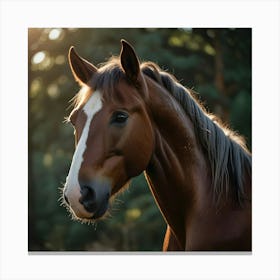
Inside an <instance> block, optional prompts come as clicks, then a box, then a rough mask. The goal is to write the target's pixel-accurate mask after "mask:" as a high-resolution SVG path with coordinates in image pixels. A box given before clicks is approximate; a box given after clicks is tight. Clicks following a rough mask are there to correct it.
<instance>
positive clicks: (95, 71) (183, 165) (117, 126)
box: [63, 40, 252, 251]
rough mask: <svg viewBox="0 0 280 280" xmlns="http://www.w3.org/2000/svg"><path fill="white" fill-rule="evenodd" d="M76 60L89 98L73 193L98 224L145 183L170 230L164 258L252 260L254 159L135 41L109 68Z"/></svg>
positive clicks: (68, 192) (82, 106)
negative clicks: (191, 254) (209, 254)
mask: <svg viewBox="0 0 280 280" xmlns="http://www.w3.org/2000/svg"><path fill="white" fill-rule="evenodd" d="M68 60H69V64H70V68H71V71H72V73H73V75H74V78H75V80H76V81H77V82H78V83H79V85H80V87H81V89H80V91H79V92H78V93H77V94H76V95H75V98H74V99H75V100H74V105H73V107H74V109H73V110H72V112H71V113H70V115H69V116H68V120H69V122H71V123H72V125H73V127H74V131H75V132H74V134H75V146H76V148H75V152H74V155H73V159H72V163H71V166H70V170H69V174H68V176H67V178H66V183H65V186H64V189H63V197H64V202H65V204H66V205H67V207H68V208H69V211H70V212H71V213H72V215H73V216H74V218H76V219H78V220H81V221H96V220H98V219H101V218H102V217H104V216H105V215H106V213H107V212H108V208H109V206H110V204H111V202H112V201H113V199H114V197H115V195H116V194H117V193H119V192H120V191H121V190H122V189H123V188H124V187H125V186H126V185H127V184H128V182H129V181H130V180H131V178H133V177H135V176H137V175H139V174H141V173H142V172H144V175H145V179H146V181H147V183H148V185H149V188H150V190H151V192H152V194H153V196H154V199H155V201H156V204H157V206H158V207H159V209H160V211H161V213H162V215H163V217H164V220H165V221H166V224H167V229H166V234H165V237H164V241H163V248H162V250H163V251H251V250H252V249H251V248H252V244H251V235H252V233H251V231H252V230H251V165H252V164H251V153H250V151H249V150H248V148H247V147H246V144H245V140H244V138H243V137H241V136H240V135H238V134H237V133H236V132H234V131H232V130H230V129H229V128H228V126H226V125H224V124H222V122H221V121H220V120H219V118H217V117H216V116H215V115H213V114H210V113H208V112H207V111H206V109H205V107H204V106H203V105H202V104H200V103H201V102H199V100H198V98H197V97H196V96H195V94H194V93H193V91H192V90H190V89H188V88H186V87H184V86H182V85H181V84H180V83H179V82H178V81H177V80H176V78H175V77H174V76H173V75H171V74H169V73H168V72H167V71H163V70H162V69H161V68H160V67H159V66H158V65H157V64H155V63H153V62H142V63H140V60H139V58H138V56H137V54H136V52H135V50H134V48H133V46H132V45H130V44H129V43H128V42H127V41H125V40H121V52H120V55H119V56H117V57H112V58H110V59H109V60H108V61H107V62H106V63H104V64H102V65H101V66H99V67H96V66H94V65H93V64H92V63H90V62H89V61H87V60H86V59H84V58H82V57H81V56H79V54H78V53H77V52H76V51H75V49H74V47H71V48H70V49H69V53H68Z"/></svg>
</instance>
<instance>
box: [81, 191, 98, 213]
mask: <svg viewBox="0 0 280 280" xmlns="http://www.w3.org/2000/svg"><path fill="white" fill-rule="evenodd" d="M81 195H82V196H81V198H80V199H79V201H80V203H81V204H82V205H83V206H84V207H85V209H86V210H87V211H88V212H94V211H95V208H96V195H95V191H94V189H93V188H91V187H90V186H81Z"/></svg>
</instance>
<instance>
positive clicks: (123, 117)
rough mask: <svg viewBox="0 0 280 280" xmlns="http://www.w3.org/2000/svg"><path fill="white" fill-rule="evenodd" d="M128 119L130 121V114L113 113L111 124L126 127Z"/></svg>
mask: <svg viewBox="0 0 280 280" xmlns="http://www.w3.org/2000/svg"><path fill="white" fill-rule="evenodd" d="M127 119H128V114H127V113H126V112H123V111H117V112H114V113H113V115H112V117H111V121H110V124H114V125H119V126H120V125H124V124H125V123H126V121H127Z"/></svg>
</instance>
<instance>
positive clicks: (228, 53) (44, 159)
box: [28, 28, 251, 251]
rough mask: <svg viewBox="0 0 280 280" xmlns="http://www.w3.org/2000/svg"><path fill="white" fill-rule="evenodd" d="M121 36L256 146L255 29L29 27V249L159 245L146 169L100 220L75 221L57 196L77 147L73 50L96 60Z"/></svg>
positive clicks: (160, 226)
mask: <svg viewBox="0 0 280 280" xmlns="http://www.w3.org/2000/svg"><path fill="white" fill-rule="evenodd" d="M121 38H124V39H126V40H128V41H129V42H131V43H132V44H133V45H134V47H135V49H136V50H137V53H138V55H139V57H140V58H141V60H142V61H145V60H150V61H153V62H156V63H158V64H159V65H160V66H161V67H162V68H163V69H166V70H168V71H169V72H171V73H173V74H174V75H175V76H176V77H177V79H178V80H179V81H180V82H181V83H182V84H183V85H185V86H188V87H190V88H192V89H194V90H195V91H197V92H198V93H199V94H198V97H199V99H200V100H201V101H202V102H203V103H204V104H205V105H206V107H207V109H208V110H209V111H211V112H213V113H215V114H217V115H219V116H220V117H221V118H222V119H223V121H224V122H228V123H229V124H230V126H231V127H233V128H234V129H235V130H237V131H239V132H240V133H241V134H243V135H244V136H245V137H246V139H247V140H248V145H249V147H250V146H251V144H250V143H251V30H250V29H174V28H173V29H137V28H130V29H121V28H111V29H102V28H100V29H87V28H84V29H73V28H72V29H70V28H69V29H58V28H49V29H30V30H29V36H28V39H29V51H28V63H29V65H28V66H29V84H28V86H29V96H28V100H29V115H28V118H29V147H28V148H29V159H28V160H29V205H28V207H29V250H51V251H60V250H63V251H64V250H71V251H75V250H80V251H81V250H97V251H106V250H120V251H122V250H123V251H126V250H129V251H131V250H132V251H133V250H135V251H146V250H150V251H156V250H161V246H162V241H163V238H164V232H165V229H166V225H165V222H164V220H163V218H162V216H161V214H160V211H159V210H158V208H157V206H156V204H155V202H154V199H153V197H152V195H151V193H150V191H149V188H148V186H147V184H146V182H145V179H144V176H143V175H141V176H139V177H137V178H135V179H133V180H132V183H131V186H130V187H129V188H128V189H126V190H125V191H124V192H123V193H122V194H120V195H119V196H118V197H117V199H116V201H115V202H114V203H112V206H111V209H110V215H109V216H108V217H107V218H105V219H104V220H102V221H100V222H98V223H97V224H95V225H87V224H81V223H78V222H74V221H72V220H71V217H70V215H69V214H67V212H66V210H65V208H63V207H61V206H60V201H59V197H60V195H61V191H60V189H61V188H62V186H63V183H64V181H65V178H66V176H67V173H68V170H69V167H70V163H71V159H72V155H73V152H74V138H73V129H72V128H71V125H69V124H65V123H64V117H65V116H67V115H68V114H69V112H70V107H69V106H70V103H69V100H71V98H73V96H74V95H75V93H76V92H77V91H78V90H79V87H78V85H77V83H76V82H75V81H74V79H73V77H72V74H71V72H70V69H69V66H68V63H67V54H68V49H69V47H70V46H71V45H74V46H75V47H76V49H77V51H78V52H79V53H80V54H81V55H82V56H83V57H85V58H87V59H88V60H89V61H92V62H93V63H94V64H96V65H98V64H99V63H101V62H104V61H105V60H106V59H107V58H109V57H110V56H111V55H118V54H119V50H120V39H121Z"/></svg>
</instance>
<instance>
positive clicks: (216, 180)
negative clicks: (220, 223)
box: [74, 57, 252, 204]
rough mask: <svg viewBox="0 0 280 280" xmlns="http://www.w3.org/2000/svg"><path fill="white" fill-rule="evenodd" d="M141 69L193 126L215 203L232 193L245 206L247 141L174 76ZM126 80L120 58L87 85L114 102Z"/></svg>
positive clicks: (83, 95) (151, 67)
mask: <svg viewBox="0 0 280 280" xmlns="http://www.w3.org/2000/svg"><path fill="white" fill-rule="evenodd" d="M140 67H141V71H142V73H143V74H144V75H146V76H148V77H149V78H151V79H152V80H154V81H155V82H156V83H158V84H159V85H161V86H163V87H164V88H165V89H166V90H167V91H168V92H169V93H170V94H171V95H172V96H173V97H174V98H175V99H176V100H177V102H178V103H179V104H180V105H181V106H182V108H183V109H184V111H185V113H186V114H187V115H188V116H189V118H190V119H191V121H192V123H193V124H194V129H195V134H196V137H197V138H198V140H199V142H200V144H201V147H202V148H203V151H204V153H205V156H206V157H207V158H208V161H209V164H210V168H211V173H212V174H211V175H212V186H213V188H214V200H215V202H216V203H218V202H219V201H220V200H221V198H222V195H223V194H226V195H228V193H229V192H231V193H232V194H233V195H234V197H235V198H236V200H237V201H238V202H239V203H240V204H242V202H243V201H244V200H245V199H246V197H245V190H244V180H245V175H246V174H251V165H252V163H251V154H250V152H249V151H248V149H247V148H246V144H245V141H244V139H243V138H242V137H241V136H239V135H238V134H237V133H236V132H234V131H232V130H230V129H229V128H228V127H226V126H225V125H223V124H222V123H221V121H220V120H219V119H218V118H217V117H216V116H214V115H211V114H209V113H208V112H207V111H206V109H205V108H204V106H203V105H202V104H200V102H199V101H198V100H197V98H196V97H195V95H194V92H193V91H192V90H190V89H188V88H186V87H184V86H182V85H181V84H180V83H179V82H178V81H177V80H176V78H175V77H174V76H173V75H171V74H169V73H167V72H166V71H163V70H162V69H160V67H159V66H158V65H156V64H155V63H153V62H144V63H142V64H141V65H140ZM123 78H125V74H124V72H123V70H122V67H121V65H120V60H119V58H118V57H112V58H111V59H110V60H109V61H108V62H106V63H104V64H102V65H101V67H100V68H99V70H98V72H97V73H96V75H94V77H93V78H92V79H91V80H90V82H89V85H88V86H89V87H90V88H91V89H95V90H96V89H102V91H103V93H104V94H105V95H106V96H107V97H108V98H110V99H114V94H113V92H114V91H113V88H114V86H115V84H116V83H118V82H119V80H120V79H123ZM86 88H88V87H87V86H86ZM88 89H89V88H88ZM91 93H92V90H91ZM91 93H90V91H88V90H83V88H82V89H81V91H80V92H79V93H78V94H77V95H76V97H75V99H74V107H78V106H79V104H81V102H84V100H85V99H87V98H88V97H89V96H90V94H91ZM249 177H250V176H249Z"/></svg>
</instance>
